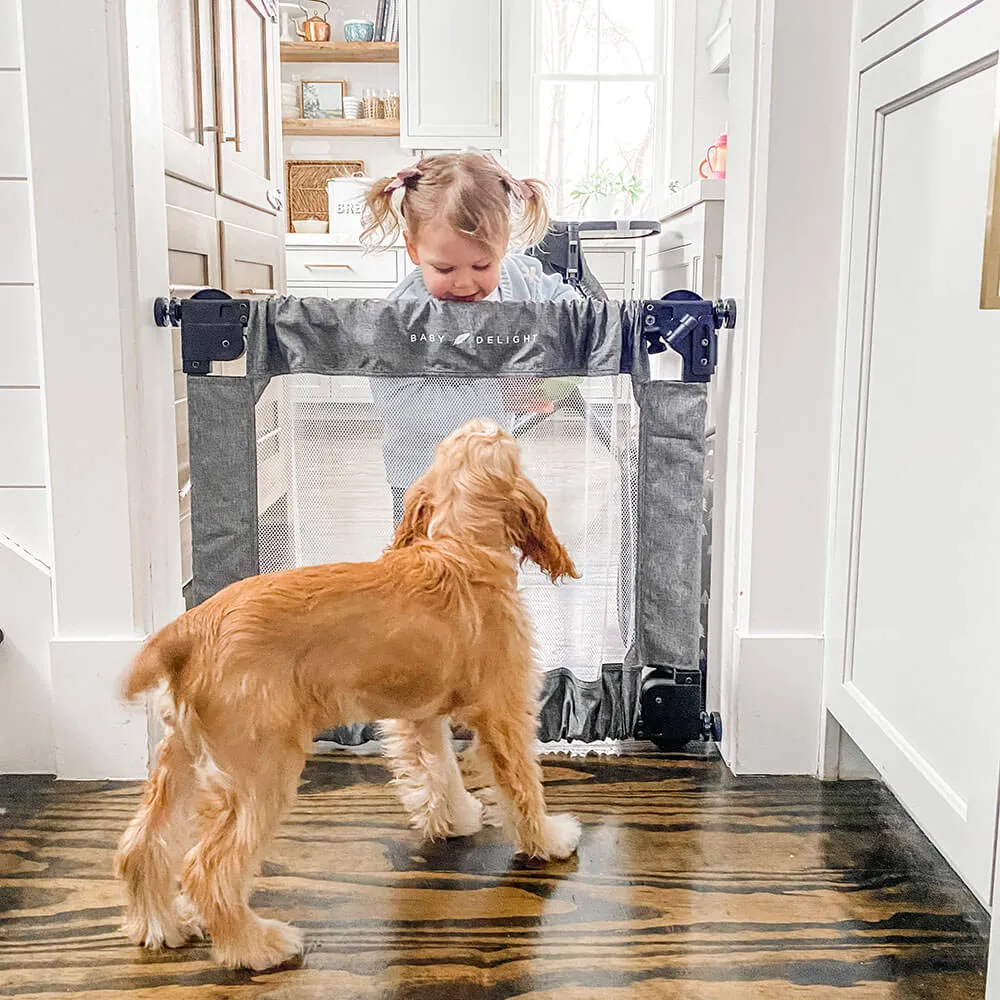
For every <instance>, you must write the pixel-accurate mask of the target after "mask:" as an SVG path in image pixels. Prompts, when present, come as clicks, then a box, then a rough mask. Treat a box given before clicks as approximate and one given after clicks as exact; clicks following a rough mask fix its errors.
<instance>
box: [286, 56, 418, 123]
mask: <svg viewBox="0 0 1000 1000" xmlns="http://www.w3.org/2000/svg"><path fill="white" fill-rule="evenodd" d="M359 44H360V43H359ZM281 131H282V132H283V133H284V134H285V135H399V119H398V118H292V119H286V120H285V121H283V122H282V123H281Z"/></svg>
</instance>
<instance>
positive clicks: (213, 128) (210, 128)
mask: <svg viewBox="0 0 1000 1000" xmlns="http://www.w3.org/2000/svg"><path fill="white" fill-rule="evenodd" d="M201 131H202V133H205V132H220V131H221V130H220V128H219V126H218V125H202V127H201ZM222 141H223V142H236V136H235V135H223V136H222Z"/></svg>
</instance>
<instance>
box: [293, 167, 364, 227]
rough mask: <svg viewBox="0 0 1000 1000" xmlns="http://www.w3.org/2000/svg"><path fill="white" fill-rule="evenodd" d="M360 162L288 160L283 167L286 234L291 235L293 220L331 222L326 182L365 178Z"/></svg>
mask: <svg viewBox="0 0 1000 1000" xmlns="http://www.w3.org/2000/svg"><path fill="white" fill-rule="evenodd" d="M364 172H365V164H364V161H363V160H288V161H287V162H286V164H285V190H286V191H287V192H288V231H289V232H290V233H291V232H294V230H293V229H292V222H293V221H295V220H296V219H323V220H324V221H325V222H329V221H330V202H329V199H328V198H327V194H326V182H327V181H328V180H329V179H330V178H331V177H351V176H352V175H354V174H362V175H363V174H364Z"/></svg>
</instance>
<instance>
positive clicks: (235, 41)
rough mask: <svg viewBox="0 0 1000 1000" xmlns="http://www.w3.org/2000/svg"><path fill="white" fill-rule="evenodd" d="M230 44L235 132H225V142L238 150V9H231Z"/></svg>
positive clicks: (223, 139)
mask: <svg viewBox="0 0 1000 1000" xmlns="http://www.w3.org/2000/svg"><path fill="white" fill-rule="evenodd" d="M229 34H230V37H229V44H230V45H232V47H233V65H232V70H233V134H232V136H227V135H225V133H223V136H222V141H223V142H232V143H234V144H235V146H236V152H237V153H238V152H239V151H240V86H239V84H240V71H239V61H238V57H237V46H238V44H239V41H238V39H237V37H236V11H235V10H230V16H229Z"/></svg>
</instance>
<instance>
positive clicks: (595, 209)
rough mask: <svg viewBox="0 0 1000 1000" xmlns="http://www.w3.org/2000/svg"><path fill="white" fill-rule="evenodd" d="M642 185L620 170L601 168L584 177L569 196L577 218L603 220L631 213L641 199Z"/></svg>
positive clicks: (634, 177) (623, 170) (632, 176)
mask: <svg viewBox="0 0 1000 1000" xmlns="http://www.w3.org/2000/svg"><path fill="white" fill-rule="evenodd" d="M643 187H644V185H643V183H642V181H641V180H640V179H639V178H638V177H637V176H636V175H635V174H634V173H632V172H631V171H629V170H626V169H625V168H624V167H623V168H622V169H621V170H617V171H615V170H609V169H607V168H602V169H600V170H596V171H594V173H592V174H588V175H587V176H586V177H584V178H583V180H582V181H580V183H579V184H577V186H576V187H575V188H573V190H572V191H571V192H570V197H571V198H572V199H573V201H574V203H575V204H577V205H578V206H579V209H580V214H581V215H587V216H589V217H590V218H607V217H609V216H611V217H614V216H616V215H620V214H622V212H623V211H627V210H628V209H631V208H632V207H633V206H634V205H635V204H636V203H637V202H638V201H639V199H640V198H641V197H642V192H643Z"/></svg>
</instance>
